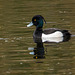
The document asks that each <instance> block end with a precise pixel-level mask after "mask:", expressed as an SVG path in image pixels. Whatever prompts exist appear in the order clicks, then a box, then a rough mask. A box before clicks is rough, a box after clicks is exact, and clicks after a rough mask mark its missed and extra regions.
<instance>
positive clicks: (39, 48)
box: [29, 42, 45, 59]
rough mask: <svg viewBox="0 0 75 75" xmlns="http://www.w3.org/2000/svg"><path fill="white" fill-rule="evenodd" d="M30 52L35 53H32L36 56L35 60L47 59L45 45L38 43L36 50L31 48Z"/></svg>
mask: <svg viewBox="0 0 75 75" xmlns="http://www.w3.org/2000/svg"><path fill="white" fill-rule="evenodd" d="M29 50H33V52H30V54H32V55H34V57H33V58H34V59H43V58H45V50H44V46H43V43H42V42H41V43H36V47H35V48H29Z"/></svg>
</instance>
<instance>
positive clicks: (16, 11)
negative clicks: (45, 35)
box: [0, 0, 75, 75]
mask: <svg viewBox="0 0 75 75" xmlns="http://www.w3.org/2000/svg"><path fill="white" fill-rule="evenodd" d="M39 14H40V15H42V16H43V17H44V18H45V19H46V21H47V24H46V25H44V28H60V29H67V30H69V31H70V32H71V33H72V34H73V35H75V1H74V0H37V1H35V0H0V75H75V37H72V38H71V40H70V41H68V42H63V43H59V44H44V48H45V49H46V48H47V53H46V55H45V57H46V58H45V59H33V55H29V52H30V51H28V47H35V43H34V42H33V37H32V34H33V31H34V29H35V27H34V26H33V27H30V28H27V27H26V25H27V24H28V23H29V22H31V18H32V17H33V16H34V15H39Z"/></svg>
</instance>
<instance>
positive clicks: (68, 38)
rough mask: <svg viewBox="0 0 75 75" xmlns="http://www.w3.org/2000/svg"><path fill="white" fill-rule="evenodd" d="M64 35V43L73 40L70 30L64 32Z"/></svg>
mask: <svg viewBox="0 0 75 75" xmlns="http://www.w3.org/2000/svg"><path fill="white" fill-rule="evenodd" d="M62 33H63V36H64V40H63V42H66V41H69V40H70V39H71V34H70V33H69V31H68V30H63V31H62Z"/></svg>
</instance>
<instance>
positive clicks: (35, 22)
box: [27, 15, 46, 28]
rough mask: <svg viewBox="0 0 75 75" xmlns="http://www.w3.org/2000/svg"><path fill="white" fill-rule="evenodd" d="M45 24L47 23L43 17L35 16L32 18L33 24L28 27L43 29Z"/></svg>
mask: <svg viewBox="0 0 75 75" xmlns="http://www.w3.org/2000/svg"><path fill="white" fill-rule="evenodd" d="M44 22H45V23H46V21H45V19H44V18H43V17H42V16H41V15H35V16H34V17H33V18H32V22H31V23H30V24H28V25H27V27H30V26H32V25H35V26H36V27H37V28H42V27H43V23H44Z"/></svg>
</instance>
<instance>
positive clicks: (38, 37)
mask: <svg viewBox="0 0 75 75" xmlns="http://www.w3.org/2000/svg"><path fill="white" fill-rule="evenodd" d="M42 33H43V30H42V28H39V29H36V30H35V31H34V33H33V40H34V42H35V43H41V42H42V39H41V36H42Z"/></svg>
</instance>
